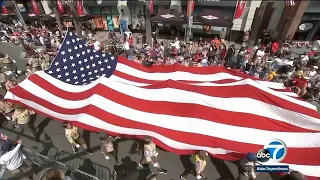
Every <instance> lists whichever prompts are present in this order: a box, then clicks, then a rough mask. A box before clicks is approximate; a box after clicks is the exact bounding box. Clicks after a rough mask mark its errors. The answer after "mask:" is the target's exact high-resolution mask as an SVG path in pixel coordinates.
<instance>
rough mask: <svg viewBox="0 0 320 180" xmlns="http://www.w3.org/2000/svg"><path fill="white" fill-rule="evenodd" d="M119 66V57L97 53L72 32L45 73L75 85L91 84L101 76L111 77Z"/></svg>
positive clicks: (68, 34)
mask: <svg viewBox="0 0 320 180" xmlns="http://www.w3.org/2000/svg"><path fill="white" fill-rule="evenodd" d="M116 66H117V57H116V56H112V55H109V54H105V53H102V52H101V51H96V50H94V49H93V48H91V47H89V46H87V45H86V44H85V42H84V41H83V40H82V39H80V38H79V37H78V36H76V35H75V34H74V33H72V32H67V35H66V37H65V39H64V41H63V44H62V46H61V48H60V50H59V52H58V54H57V56H56V58H55V60H54V61H53V62H52V64H51V67H50V68H49V69H47V70H46V71H45V72H46V73H47V74H50V75H51V76H53V77H54V78H56V79H59V80H60V81H63V82H65V83H68V84H73V85H85V84H89V83H91V82H93V81H95V80H96V79H98V78H100V77H101V76H105V77H110V76H111V75H112V73H113V71H114V70H115V68H116Z"/></svg>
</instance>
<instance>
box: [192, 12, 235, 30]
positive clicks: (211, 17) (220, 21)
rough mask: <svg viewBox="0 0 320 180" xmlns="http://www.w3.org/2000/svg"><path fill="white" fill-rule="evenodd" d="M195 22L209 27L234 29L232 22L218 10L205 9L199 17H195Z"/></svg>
mask: <svg viewBox="0 0 320 180" xmlns="http://www.w3.org/2000/svg"><path fill="white" fill-rule="evenodd" d="M193 21H194V22H201V23H203V24H204V25H209V26H218V27H232V22H231V21H230V20H227V19H226V18H224V16H223V15H222V14H221V12H220V11H218V10H211V9H205V10H203V11H202V12H200V13H199V15H198V16H195V17H194V19H193Z"/></svg>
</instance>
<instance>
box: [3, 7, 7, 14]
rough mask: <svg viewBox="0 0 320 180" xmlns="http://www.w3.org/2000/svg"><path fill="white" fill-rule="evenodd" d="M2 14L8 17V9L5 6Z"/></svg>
mask: <svg viewBox="0 0 320 180" xmlns="http://www.w3.org/2000/svg"><path fill="white" fill-rule="evenodd" d="M2 14H3V15H8V9H7V8H6V7H5V6H2Z"/></svg>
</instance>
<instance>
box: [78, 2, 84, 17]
mask: <svg viewBox="0 0 320 180" xmlns="http://www.w3.org/2000/svg"><path fill="white" fill-rule="evenodd" d="M76 8H77V12H78V15H79V16H83V15H84V13H83V5H82V0H77V5H76Z"/></svg>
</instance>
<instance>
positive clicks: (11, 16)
mask: <svg viewBox="0 0 320 180" xmlns="http://www.w3.org/2000/svg"><path fill="white" fill-rule="evenodd" d="M10 19H17V16H16V15H15V14H7V15H5V14H0V21H8V20H10Z"/></svg>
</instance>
